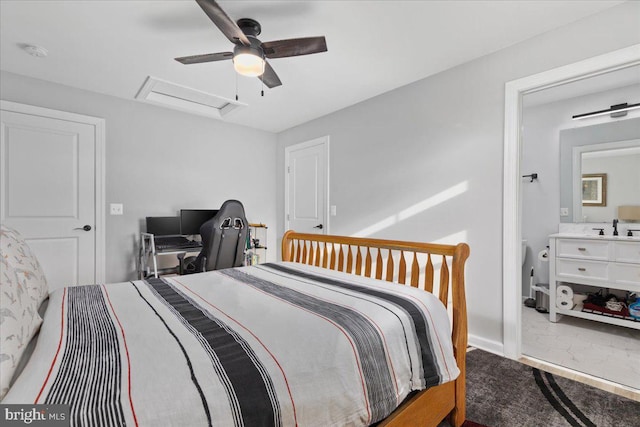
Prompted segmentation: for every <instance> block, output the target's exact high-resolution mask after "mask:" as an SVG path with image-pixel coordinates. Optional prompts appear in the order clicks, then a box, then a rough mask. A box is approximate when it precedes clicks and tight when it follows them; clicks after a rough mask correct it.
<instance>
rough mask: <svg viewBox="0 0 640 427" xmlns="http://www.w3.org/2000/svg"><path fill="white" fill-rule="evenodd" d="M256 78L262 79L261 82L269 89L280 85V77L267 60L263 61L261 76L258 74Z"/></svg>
mask: <svg viewBox="0 0 640 427" xmlns="http://www.w3.org/2000/svg"><path fill="white" fill-rule="evenodd" d="M258 78H259V79H260V80H262V82H263V83H264V84H265V85H267V87H268V88H269V89H272V88H274V87H277V86H282V82H281V81H280V78H279V77H278V75H277V74H276V72H275V71H274V70H273V68H271V65H269V63H268V62H267V61H264V73H263V74H262V75H261V76H258Z"/></svg>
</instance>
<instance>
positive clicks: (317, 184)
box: [285, 138, 328, 234]
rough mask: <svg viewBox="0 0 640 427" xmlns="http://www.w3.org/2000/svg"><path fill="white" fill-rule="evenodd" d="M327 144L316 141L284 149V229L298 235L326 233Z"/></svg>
mask: <svg viewBox="0 0 640 427" xmlns="http://www.w3.org/2000/svg"><path fill="white" fill-rule="evenodd" d="M327 144H328V138H319V139H316V140H313V141H308V142H306V143H301V144H297V145H294V146H291V147H287V149H286V156H287V159H286V162H287V174H288V177H287V189H286V191H287V193H288V194H287V201H288V203H287V212H285V215H286V219H287V221H286V222H287V228H288V229H290V230H295V231H297V232H300V233H318V234H324V233H326V232H327V228H328V224H327V219H328V218H327V212H326V211H327V206H326V204H327V203H328V188H327V187H328V185H327V181H328V180H327V175H328V170H327V169H328V168H327V161H328V158H327V151H328V149H327Z"/></svg>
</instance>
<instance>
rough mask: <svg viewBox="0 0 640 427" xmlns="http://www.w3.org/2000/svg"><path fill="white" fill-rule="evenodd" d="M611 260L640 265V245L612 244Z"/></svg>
mask: <svg viewBox="0 0 640 427" xmlns="http://www.w3.org/2000/svg"><path fill="white" fill-rule="evenodd" d="M613 259H614V260H615V261H617V262H632V263H636V264H640V243H639V242H614V244H613Z"/></svg>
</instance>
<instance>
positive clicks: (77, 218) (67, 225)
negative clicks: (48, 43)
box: [0, 110, 96, 290]
mask: <svg viewBox="0 0 640 427" xmlns="http://www.w3.org/2000/svg"><path fill="white" fill-rule="evenodd" d="M1 126H2V129H1V131H2V140H1V149H0V152H1V154H2V161H1V162H0V177H1V178H0V179H1V180H2V186H1V189H0V191H1V197H0V201H1V204H2V206H1V207H0V220H1V221H2V223H4V224H6V225H8V226H9V227H12V228H15V229H16V230H18V231H19V232H20V233H21V234H22V235H23V236H24V237H25V240H26V241H27V243H28V244H29V246H30V247H31V249H32V250H33V251H34V252H35V254H36V256H37V257H38V260H39V261H40V263H41V265H42V268H43V270H44V273H45V275H46V277H47V281H48V283H49V289H50V290H54V289H57V288H60V287H62V286H69V285H78V284H88V283H94V282H95V281H96V234H95V233H96V232H95V230H96V208H95V207H96V202H95V199H96V194H95V179H96V178H95V173H96V165H95V163H96V128H95V126H94V125H91V124H87V123H80V122H77V121H72V120H64V119H60V118H52V117H45V116H42V115H34V114H25V113H19V112H14V111H6V110H2V116H1ZM85 229H86V230H85Z"/></svg>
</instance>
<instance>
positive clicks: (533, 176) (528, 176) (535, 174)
mask: <svg viewBox="0 0 640 427" xmlns="http://www.w3.org/2000/svg"><path fill="white" fill-rule="evenodd" d="M522 177H523V178H531V181H529V182H533V181H534V180H535V179H538V174H537V173H532V174H529V175H522Z"/></svg>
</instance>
